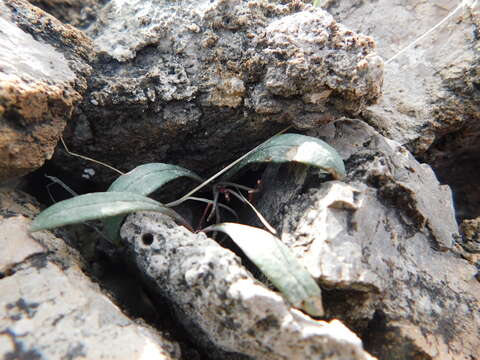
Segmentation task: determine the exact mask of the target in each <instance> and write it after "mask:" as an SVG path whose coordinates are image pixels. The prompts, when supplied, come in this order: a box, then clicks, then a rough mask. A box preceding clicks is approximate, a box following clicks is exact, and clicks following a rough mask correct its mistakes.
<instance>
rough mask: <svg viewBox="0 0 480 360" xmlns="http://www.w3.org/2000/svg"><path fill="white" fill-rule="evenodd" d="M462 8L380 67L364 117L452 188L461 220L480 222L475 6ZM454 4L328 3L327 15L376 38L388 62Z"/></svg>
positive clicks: (479, 57)
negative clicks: (380, 84)
mask: <svg viewBox="0 0 480 360" xmlns="http://www.w3.org/2000/svg"><path fill="white" fill-rule="evenodd" d="M462 4H464V6H462V8H461V9H460V10H459V11H457V13H455V15H454V16H453V17H452V18H450V19H449V20H448V21H447V22H446V23H445V24H444V25H442V26H440V27H438V28H437V29H436V30H435V31H433V32H432V33H431V34H429V35H428V36H427V37H426V38H424V39H423V40H422V41H420V42H419V43H418V44H417V45H416V46H415V47H413V48H411V49H410V50H408V51H406V52H405V53H403V54H402V55H401V56H399V57H398V58H396V59H395V60H393V61H392V62H390V63H388V64H386V65H385V82H384V92H383V97H382V99H381V101H380V102H379V103H378V104H377V105H374V106H372V107H370V108H368V109H367V110H365V111H364V112H363V117H364V118H365V120H366V121H367V122H368V123H370V124H371V125H373V126H374V127H375V128H377V129H378V130H379V131H380V132H381V133H382V134H383V135H385V136H387V137H389V138H391V139H394V140H396V141H398V142H400V143H401V144H404V145H406V146H407V147H408V149H410V150H411V151H412V152H414V153H415V154H416V155H422V158H423V160H424V161H426V162H428V163H429V164H430V165H431V166H432V167H433V168H434V170H435V173H436V174H437V176H438V177H439V179H440V181H441V182H443V183H447V184H449V185H450V186H451V187H452V189H453V191H454V193H455V201H456V207H457V217H458V218H460V219H464V218H476V217H478V216H480V207H479V206H478V203H479V201H480V192H479V191H478V189H479V188H480V187H479V184H480V173H479V170H478V166H477V164H478V162H479V160H480V155H479V154H480V125H479V124H480V122H479V121H478V119H479V118H480V105H479V101H478V83H479V75H478V64H479V63H480V55H479V52H478V46H479V37H478V34H477V31H476V29H477V28H478V26H479V19H480V17H479V14H480V13H479V11H480V4H479V3H478V2H476V1H471V2H468V1H466V2H462ZM457 5H459V2H447V1H440V2H424V3H421V4H418V5H415V6H412V5H411V4H409V3H408V1H401V2H397V3H395V4H392V2H391V1H388V0H380V1H375V2H370V1H366V2H362V3H358V2H357V1H328V4H327V9H328V10H329V11H330V12H331V13H332V15H334V17H335V18H336V19H337V20H338V21H341V22H342V23H344V24H346V25H347V26H350V27H351V28H352V29H354V30H355V31H359V32H361V33H365V34H367V35H370V36H372V37H374V39H375V40H376V41H377V43H378V53H379V54H380V55H381V56H382V57H383V58H384V59H389V58H391V57H392V56H393V55H395V54H396V53H397V52H398V51H399V50H400V49H402V48H403V47H405V46H407V45H408V44H409V43H410V42H412V41H413V40H415V39H416V38H418V37H419V36H420V35H422V34H424V33H425V32H426V31H427V30H429V29H430V28H432V27H433V26H434V25H436V24H437V23H438V22H440V21H441V20H442V19H443V18H444V17H445V16H446V15H447V14H448V13H449V11H452V10H453V9H454V8H456V6H457ZM470 5H471V6H470ZM393 18H394V19H395V21H392V19H393ZM365 19H368V20H367V21H365ZM411 24H415V26H411ZM427 150H428V152H427V153H425V151H427ZM467 174H468V175H467Z"/></svg>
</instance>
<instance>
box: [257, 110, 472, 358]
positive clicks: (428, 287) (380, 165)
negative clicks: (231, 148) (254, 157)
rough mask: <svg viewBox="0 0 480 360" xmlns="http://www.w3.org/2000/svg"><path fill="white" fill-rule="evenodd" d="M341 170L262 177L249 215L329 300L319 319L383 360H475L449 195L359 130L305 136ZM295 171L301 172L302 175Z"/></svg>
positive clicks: (387, 143)
mask: <svg viewBox="0 0 480 360" xmlns="http://www.w3.org/2000/svg"><path fill="white" fill-rule="evenodd" d="M313 134H316V135H317V136H318V135H321V136H322V137H323V138H324V139H325V140H326V141H327V142H328V143H329V144H330V145H332V146H333V147H334V148H336V149H337V150H338V151H339V152H340V153H341V155H342V156H343V158H344V159H345V161H346V166H347V172H348V175H347V178H346V179H345V180H344V182H340V181H327V182H323V183H322V182H321V181H320V179H319V177H318V175H317V172H316V171H314V170H310V171H309V172H308V173H307V174H306V175H305V174H304V175H303V177H299V176H297V175H296V174H299V169H298V168H293V169H292V167H291V166H290V167H288V166H286V167H285V166H284V167H278V166H277V167H271V168H269V169H267V171H266V173H265V175H264V178H263V188H264V193H263V196H262V198H261V200H260V201H259V203H258V209H259V210H260V211H261V212H262V213H263V214H266V215H267V219H268V221H269V222H270V223H271V224H272V225H273V226H274V227H275V228H276V229H277V231H279V233H280V235H279V236H280V237H281V239H282V241H284V242H285V243H286V244H287V245H289V246H290V247H291V248H292V249H293V250H294V251H295V253H296V254H297V256H298V258H299V260H300V261H301V262H302V263H303V264H304V265H305V267H306V268H307V269H308V270H309V271H310V272H311V273H312V274H313V275H314V277H316V278H317V279H318V281H319V282H320V284H321V285H323V287H325V288H327V289H331V291H330V292H329V291H323V297H324V307H325V310H326V313H327V314H328V316H329V317H337V318H340V319H342V320H344V321H346V323H347V324H348V325H349V326H350V327H351V328H353V329H355V330H356V332H357V333H358V334H362V335H361V336H362V338H363V340H364V341H365V346H366V349H367V350H368V351H370V352H371V353H372V354H373V355H375V356H378V357H379V358H385V359H414V358H418V357H420V358H422V359H452V358H454V359H470V358H475V357H478V356H480V353H479V349H480V342H479V337H478V331H479V329H480V311H479V310H480V283H479V282H478V281H477V280H476V279H475V277H474V275H475V274H476V272H477V269H476V268H475V266H473V265H471V264H469V263H468V262H467V261H465V260H463V259H461V258H460V257H459V256H458V255H457V252H456V250H455V248H454V247H453V241H454V238H455V237H457V236H458V234H457V233H458V228H457V225H456V222H455V217H454V209H453V204H452V198H451V192H450V190H449V188H448V187H447V186H443V185H440V184H439V183H438V181H437V180H436V178H435V176H434V174H433V172H432V170H431V168H430V167H429V166H428V165H425V164H419V163H418V162H417V161H416V160H415V159H414V157H413V156H412V155H411V154H410V153H409V152H408V151H407V150H406V149H405V148H403V147H402V146H400V144H398V143H397V142H394V141H391V140H388V139H386V138H384V137H383V136H381V135H380V134H378V133H377V132H375V131H374V130H373V129H372V128H371V127H370V126H368V125H366V124H365V123H364V122H361V121H359V120H339V121H336V122H335V123H333V124H331V125H328V126H327V127H324V128H323V129H319V130H318V131H316V132H312V135H313ZM304 171H305V170H304Z"/></svg>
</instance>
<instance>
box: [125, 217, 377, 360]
mask: <svg viewBox="0 0 480 360" xmlns="http://www.w3.org/2000/svg"><path fill="white" fill-rule="evenodd" d="M121 236H122V238H123V239H124V240H125V241H126V243H127V246H128V252H129V253H130V257H131V259H132V261H133V262H134V263H135V264H136V266H137V267H138V269H139V271H140V273H141V274H142V276H143V278H144V279H145V281H146V282H147V283H148V284H149V286H150V288H151V289H153V290H154V291H156V292H157V293H160V294H162V295H163V296H165V297H167V298H168V299H169V300H170V301H171V302H172V304H173V306H174V308H175V312H176V314H177V317H178V318H179V319H180V321H182V323H183V324H184V326H185V328H186V329H187V331H189V332H190V333H191V335H192V338H193V339H195V341H197V342H199V343H200V344H201V345H202V346H203V347H204V348H206V349H209V350H208V353H209V355H210V356H211V357H212V358H216V359H259V360H260V359H299V360H300V359H319V358H324V357H328V358H329V359H345V360H346V359H352V360H353V359H372V358H371V357H370V356H369V355H368V354H367V353H366V352H365V351H364V350H363V348H362V342H361V341H360V339H359V338H358V337H357V336H355V335H354V334H353V333H352V332H351V331H350V330H348V329H347V328H346V327H345V326H344V325H343V324H342V323H341V322H339V321H336V320H334V321H331V322H325V321H316V320H313V319H312V318H310V317H308V316H307V315H304V314H303V313H302V312H300V311H298V310H296V309H292V308H291V307H290V305H289V304H288V303H287V302H286V301H285V300H284V299H283V298H282V296H280V295H279V294H278V293H275V292H274V291H272V290H269V289H268V288H266V287H265V286H264V285H263V284H261V283H259V282H258V281H257V280H255V279H254V278H253V277H252V275H251V274H250V273H249V272H247V271H246V270H245V269H244V267H243V266H242V265H241V261H240V259H239V258H238V257H237V256H236V255H235V254H233V253H232V252H231V251H230V250H227V249H225V248H222V247H221V246H220V245H218V244H217V243H216V242H215V241H214V240H212V239H209V238H207V237H206V235H205V234H203V233H200V234H193V233H191V232H189V231H188V230H186V229H185V228H183V227H180V226H177V225H176V224H175V223H174V222H173V221H172V220H171V219H170V218H168V217H165V216H163V215H161V214H148V213H138V214H134V215H130V216H129V217H128V218H127V220H126V222H125V224H124V225H123V227H122V230H121Z"/></svg>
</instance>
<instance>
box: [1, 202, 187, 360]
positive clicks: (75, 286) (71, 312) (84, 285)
mask: <svg viewBox="0 0 480 360" xmlns="http://www.w3.org/2000/svg"><path fill="white" fill-rule="evenodd" d="M6 196H7V195H5V194H4V198H6ZM22 196H23V195H21V194H18V193H16V194H15V193H10V194H9V196H8V197H9V198H18V197H22ZM4 198H2V200H1V201H2V202H1V205H2V209H3V206H4V205H5V204H6V203H5V202H3V200H4ZM29 224H30V220H29V219H28V218H26V217H24V216H22V215H15V216H10V217H4V216H0V234H1V235H0V247H1V248H2V249H3V250H5V249H6V250H7V251H2V259H1V262H2V263H1V264H0V266H1V268H0V271H1V276H0V287H1V288H2V292H1V294H0V308H1V309H2V314H3V316H2V317H1V318H0V357H1V358H4V359H20V358H21V359H43V358H48V359H61V358H77V357H84V358H87V359H100V358H103V359H144V358H146V357H155V358H158V359H180V358H181V354H180V348H179V345H178V344H177V343H175V342H173V341H171V340H168V339H167V338H166V337H165V336H164V335H162V334H160V333H158V332H157V331H155V330H154V329H152V328H151V327H149V326H147V325H145V324H142V323H140V322H135V321H133V320H131V319H129V318H128V317H127V316H125V315H124V314H123V313H122V312H121V311H120V310H119V308H118V307H117V306H115V305H114V304H113V303H112V302H111V301H110V300H109V298H108V297H107V296H105V295H104V294H103V293H102V291H101V290H100V288H99V286H98V285H97V284H95V283H93V282H92V281H91V280H90V279H89V278H87V277H86V276H85V275H84V274H83V273H82V271H81V270H80V265H81V259H80V257H79V256H78V254H76V252H75V251H74V250H73V249H72V248H70V247H68V246H67V245H65V243H64V242H63V241H62V240H60V239H58V238H56V237H54V236H53V235H52V234H51V233H49V232H41V233H35V234H33V235H31V234H28V232H27V229H28V226H29ZM12 249H16V250H17V251H10V250H12ZM126 344H128V346H126Z"/></svg>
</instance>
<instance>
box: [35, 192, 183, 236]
mask: <svg viewBox="0 0 480 360" xmlns="http://www.w3.org/2000/svg"><path fill="white" fill-rule="evenodd" d="M136 211H156V212H161V213H163V214H165V215H168V216H171V217H172V218H174V219H175V220H177V221H179V222H181V223H185V220H184V219H183V218H182V217H181V216H180V215H178V214H177V213H176V212H175V211H173V210H172V209H169V208H167V207H165V206H164V205H162V204H161V203H159V202H158V201H155V200H153V199H150V198H148V197H145V196H142V195H138V194H132V193H127V192H99V193H92V194H85V195H80V196H76V197H74V198H71V199H68V200H64V201H60V202H58V203H56V204H55V205H52V206H50V207H49V208H47V209H45V210H44V211H42V212H41V213H40V214H39V215H38V216H37V217H36V218H35V220H33V222H32V224H31V226H30V232H34V231H39V230H46V229H53V228H55V227H59V226H63V225H69V224H76V223H81V222H84V221H88V220H96V219H103V218H106V217H109V216H115V215H121V214H128V213H132V212H136Z"/></svg>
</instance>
